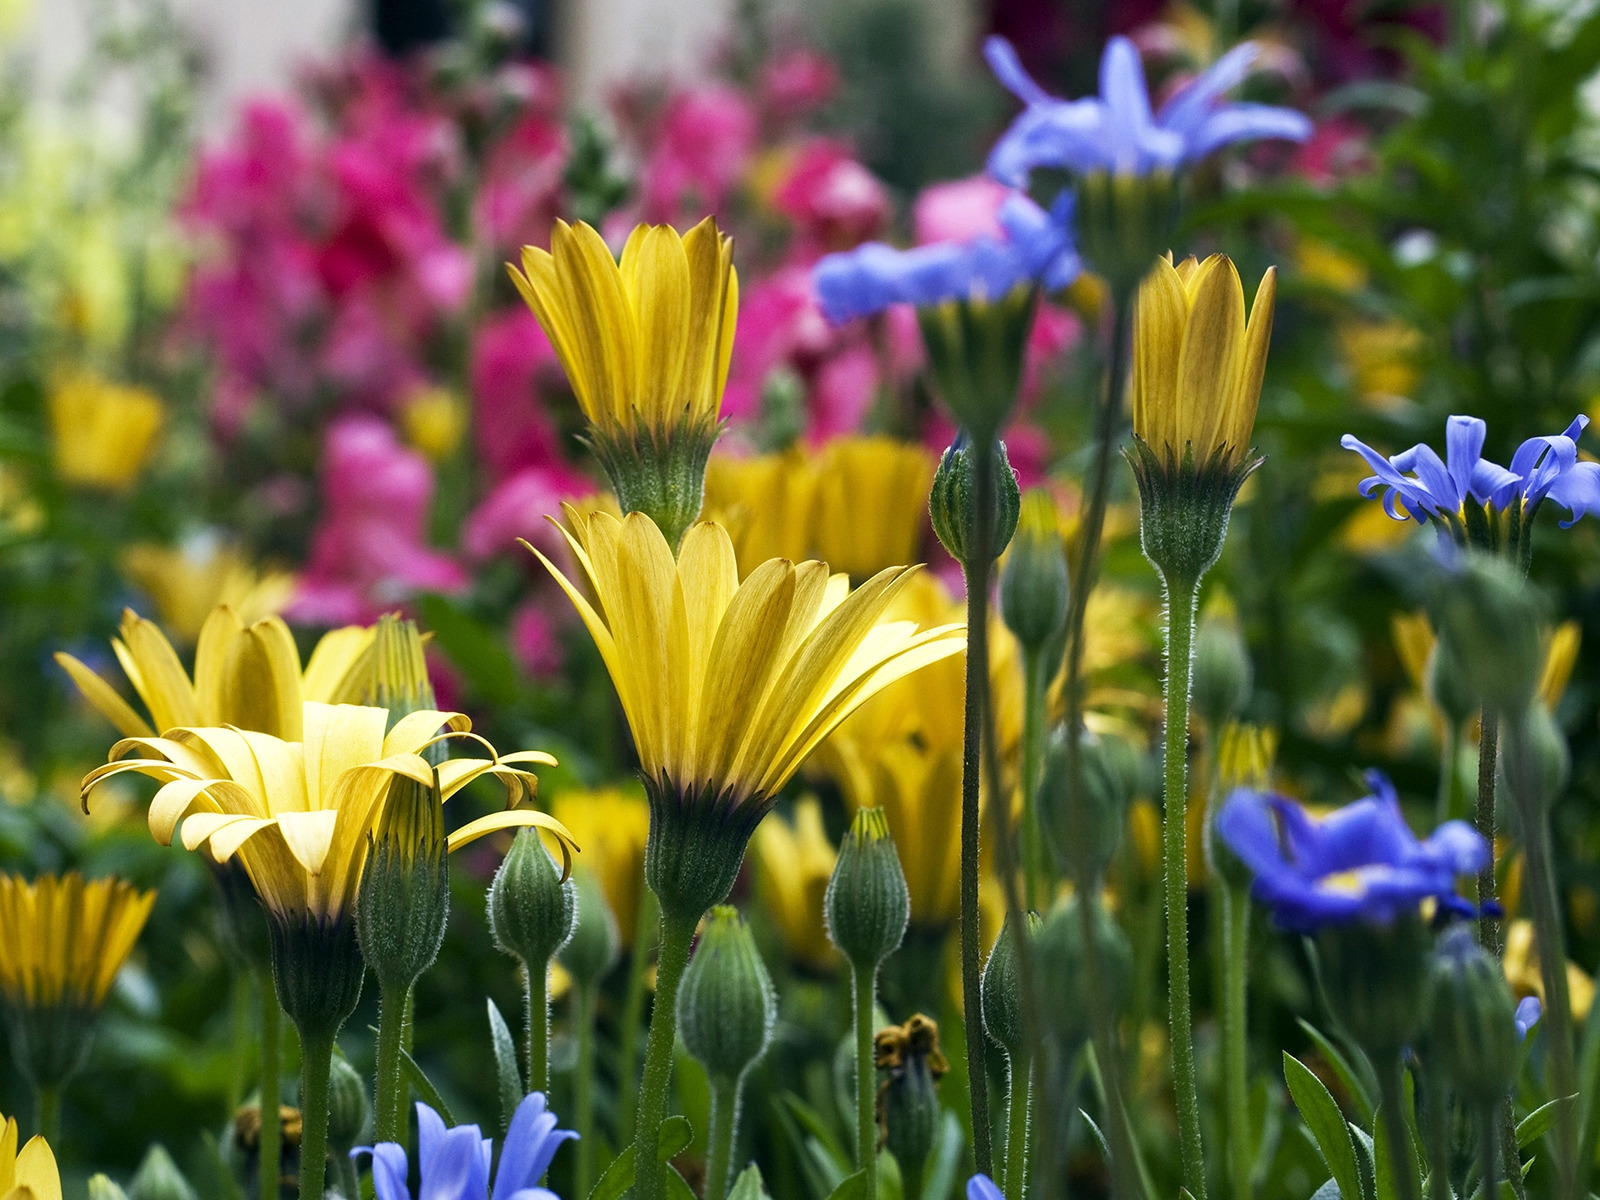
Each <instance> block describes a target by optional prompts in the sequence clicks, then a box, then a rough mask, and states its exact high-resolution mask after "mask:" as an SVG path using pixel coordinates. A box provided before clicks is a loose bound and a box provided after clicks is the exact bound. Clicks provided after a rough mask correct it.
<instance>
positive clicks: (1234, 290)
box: [1175, 254, 1244, 464]
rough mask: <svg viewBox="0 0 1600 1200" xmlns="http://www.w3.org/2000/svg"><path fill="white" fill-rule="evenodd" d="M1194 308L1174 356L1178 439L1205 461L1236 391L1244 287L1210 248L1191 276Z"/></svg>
mask: <svg viewBox="0 0 1600 1200" xmlns="http://www.w3.org/2000/svg"><path fill="white" fill-rule="evenodd" d="M1190 294H1191V295H1192V296H1193V298H1194V301H1193V305H1194V306H1193V309H1192V311H1191V312H1190V314H1189V324H1188V327H1187V328H1186V329H1185V330H1184V332H1183V350H1182V352H1181V354H1180V357H1179V360H1178V427H1177V434H1178V441H1177V442H1176V443H1175V449H1176V450H1177V452H1178V453H1179V454H1180V455H1181V454H1182V451H1183V444H1184V443H1188V444H1190V445H1191V446H1192V447H1193V450H1194V460H1195V462H1196V463H1197V464H1198V463H1204V462H1205V461H1206V460H1207V459H1208V458H1209V457H1210V456H1211V453H1212V452H1213V451H1214V450H1216V449H1217V447H1218V446H1220V445H1221V444H1222V442H1223V439H1224V437H1225V436H1226V434H1225V430H1226V425H1225V422H1226V419H1227V415H1228V414H1227V411H1226V410H1227V409H1228V406H1229V405H1230V403H1231V401H1232V400H1233V398H1234V397H1235V395H1237V391H1238V375H1239V363H1240V361H1241V358H1242V355H1243V353H1244V289H1243V288H1242V287H1241V286H1240V284H1239V272H1238V271H1237V270H1235V269H1234V266H1233V263H1232V262H1231V261H1230V260H1229V259H1227V258H1225V257H1224V256H1222V255H1220V254H1213V255H1212V256H1211V257H1210V258H1208V259H1206V260H1205V262H1203V263H1202V264H1200V266H1199V267H1198V268H1197V269H1196V270H1195V272H1194V275H1193V277H1192V279H1191V280H1190Z"/></svg>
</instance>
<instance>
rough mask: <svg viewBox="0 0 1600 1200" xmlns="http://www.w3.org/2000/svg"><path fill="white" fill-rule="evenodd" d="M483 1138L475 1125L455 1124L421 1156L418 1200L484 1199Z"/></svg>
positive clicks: (486, 1189) (485, 1182) (485, 1193)
mask: <svg viewBox="0 0 1600 1200" xmlns="http://www.w3.org/2000/svg"><path fill="white" fill-rule="evenodd" d="M482 1146H483V1135H482V1134H481V1133H479V1132H478V1127H477V1126H476V1125H457V1126H456V1127H455V1128H454V1129H447V1130H445V1131H444V1132H443V1134H441V1135H439V1136H438V1137H437V1138H436V1139H435V1140H434V1142H433V1145H432V1147H431V1152H424V1153H422V1154H421V1156H420V1157H421V1160H422V1186H421V1188H420V1189H419V1190H418V1192H417V1200H486V1195H487V1192H488V1183H487V1181H486V1180H484V1179H483V1178H482V1174H483V1165H482Z"/></svg>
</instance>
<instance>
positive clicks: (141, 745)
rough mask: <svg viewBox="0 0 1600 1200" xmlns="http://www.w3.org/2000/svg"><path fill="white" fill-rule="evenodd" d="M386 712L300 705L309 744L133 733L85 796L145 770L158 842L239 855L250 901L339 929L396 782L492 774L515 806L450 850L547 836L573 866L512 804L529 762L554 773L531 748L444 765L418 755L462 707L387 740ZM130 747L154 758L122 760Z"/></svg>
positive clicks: (444, 784)
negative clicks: (508, 833) (511, 836)
mask: <svg viewBox="0 0 1600 1200" xmlns="http://www.w3.org/2000/svg"><path fill="white" fill-rule="evenodd" d="M388 717H389V713H388V710H387V709H382V708H370V707H366V706H362V705H355V704H319V703H317V702H315V701H307V702H306V703H305V704H304V706H303V715H302V719H301V727H302V729H303V731H304V739H303V741H293V742H291V741H286V740H284V739H282V738H277V737H273V736H272V735H270V734H265V733H258V732H255V731H251V730H245V729H238V728H231V727H230V728H178V729H172V730H169V731H168V732H167V733H166V734H165V735H164V736H162V737H130V738H125V739H123V740H122V741H120V742H118V743H117V744H116V745H115V746H113V747H112V748H111V753H110V755H109V761H108V762H107V763H106V765H104V766H102V767H98V768H96V769H95V770H94V771H91V772H90V773H89V774H88V775H86V776H85V777H84V780H83V786H82V791H83V796H84V802H85V804H87V803H88V796H89V793H90V792H92V791H93V790H94V788H95V787H96V786H97V785H99V784H100V783H101V782H103V781H104V780H106V779H109V778H111V777H112V776H115V775H121V774H124V773H126V772H137V773H139V774H141V775H148V776H150V777H151V778H153V779H156V780H158V781H160V783H161V784H162V785H163V786H162V787H161V789H160V791H158V792H157V793H156V795H155V799H154V800H152V801H151V803H150V813H149V823H150V832H151V833H152V834H153V835H154V836H155V838H156V840H157V841H158V842H160V843H161V844H162V845H170V844H171V842H172V839H173V837H174V835H175V834H178V833H180V828H179V824H180V822H181V823H182V825H181V836H182V839H183V844H184V846H185V847H186V848H187V849H190V850H194V849H198V848H199V847H201V846H205V847H206V848H207V849H208V850H209V852H210V854H211V857H212V858H213V859H214V860H215V861H216V862H219V863H220V862H226V861H228V860H229V859H232V858H234V857H236V856H237V858H238V860H239V862H240V865H241V866H242V867H243V868H244V871H245V874H246V875H247V876H248V877H249V879H250V883H251V885H252V887H253V888H254V889H255V892H256V895H257V896H258V897H259V898H260V899H261V902H262V904H263V905H265V906H266V908H267V910H268V911H269V912H270V913H271V914H272V915H273V916H274V917H275V918H277V919H279V920H281V921H286V922H305V923H311V924H319V925H326V924H330V923H333V924H336V923H339V922H341V921H343V920H344V919H345V918H346V917H348V916H349V915H350V912H351V909H352V907H353V905H354V902H355V898H356V891H357V889H358V888H359V886H360V883H361V875H362V871H363V869H364V868H365V866H366V862H367V854H368V849H369V847H370V844H371V839H370V838H369V836H368V835H369V834H370V833H371V832H372V831H373V830H374V829H375V828H376V827H377V825H378V822H379V821H380V820H381V819H382V817H383V813H384V808H385V806H386V804H387V803H388V800H389V795H390V787H389V783H390V781H391V780H392V779H396V778H405V779H413V780H416V781H417V782H418V783H420V784H422V785H423V786H424V787H430V788H437V792H438V795H439V798H440V800H441V801H443V800H448V799H449V798H450V797H451V796H453V795H454V794H455V793H456V792H458V791H460V790H461V789H462V788H463V787H465V786H466V785H467V784H468V783H470V782H472V781H473V780H474V779H478V778H480V777H482V776H484V775H490V774H492V775H496V776H498V777H499V778H500V779H501V780H502V781H503V782H504V783H505V784H506V787H507V800H508V803H507V807H506V809H505V810H504V811H501V812H495V813H491V814H489V815H488V816H484V817H480V818H478V819H477V820H475V821H471V822H469V823H467V824H466V825H464V826H462V827H461V828H460V829H457V830H456V831H455V832H454V833H452V834H451V835H450V837H449V839H448V845H449V848H450V849H451V850H455V849H457V848H459V847H461V846H464V845H466V844H467V843H468V842H471V841H474V840H476V839H477V838H480V837H482V836H484V835H485V834H487V833H491V832H493V831H495V830H497V829H508V828H512V827H516V826H524V825H531V826H536V827H538V828H541V829H545V830H548V831H549V832H550V833H551V834H553V835H554V836H555V838H556V839H557V841H558V842H559V843H560V846H561V849H562V853H563V857H564V858H567V859H568V860H569V861H570V852H571V850H572V848H573V843H572V837H571V835H570V834H569V833H568V832H567V830H566V829H565V827H563V826H562V825H561V823H560V822H558V821H556V820H555V819H554V818H552V817H549V816H546V815H545V814H544V813H542V812H538V811H536V810H534V809H531V808H520V807H517V805H518V804H519V803H520V802H521V801H522V799H523V798H525V797H526V796H528V795H529V794H531V793H532V792H533V791H534V790H535V789H536V787H537V781H536V780H535V778H534V777H533V775H532V774H531V773H530V772H528V771H527V770H525V769H524V767H523V764H534V763H539V764H543V765H545V766H553V765H555V759H553V758H552V757H551V756H550V755H548V754H545V753H543V752H542V751H537V750H528V751H521V752H519V753H516V754H508V755H504V756H500V755H495V754H494V752H493V748H492V747H488V743H486V742H484V741H483V740H482V739H481V738H477V737H476V736H475V735H474V736H473V740H475V741H477V742H478V743H479V744H480V745H483V746H485V747H488V749H489V751H490V754H491V756H492V757H489V758H458V759H449V760H447V761H445V762H442V763H440V764H439V765H438V766H437V767H435V766H433V765H431V764H430V763H429V762H428V760H427V759H426V758H424V757H423V753H424V752H425V751H426V750H428V749H429V747H431V746H433V745H434V744H435V743H436V742H438V741H439V740H440V737H439V736H436V735H437V733H438V731H439V730H440V729H441V728H444V729H446V730H447V731H448V733H447V734H445V735H444V736H450V735H452V734H453V735H465V734H467V733H468V731H469V730H470V729H471V727H472V723H471V721H470V720H469V719H468V718H467V717H465V716H463V715H462V714H460V713H446V712H435V711H431V710H423V711H420V712H414V713H411V714H409V715H407V716H405V717H402V718H401V719H400V720H399V721H397V722H396V723H395V725H394V728H393V729H391V730H389V731H388V732H387V733H385V732H384V729H385V726H386V725H387V723H388ZM134 751H140V752H143V754H144V755H146V757H141V758H124V757H123V756H124V755H127V754H130V753H132V752H134Z"/></svg>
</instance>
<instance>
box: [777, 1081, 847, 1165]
mask: <svg viewBox="0 0 1600 1200" xmlns="http://www.w3.org/2000/svg"><path fill="white" fill-rule="evenodd" d="M783 1103H784V1105H785V1107H787V1108H788V1110H789V1112H790V1113H791V1114H792V1115H793V1116H794V1118H795V1120H797V1121H799V1122H800V1124H801V1126H802V1127H803V1128H804V1129H805V1131H806V1132H807V1133H809V1134H810V1135H811V1136H812V1137H814V1138H815V1139H816V1140H817V1141H818V1142H819V1143H820V1144H821V1147H822V1149H823V1150H824V1151H825V1152H826V1153H827V1155H828V1157H829V1158H831V1159H833V1161H834V1162H835V1163H837V1164H838V1165H839V1167H840V1169H841V1170H842V1172H843V1173H844V1174H846V1175H848V1174H849V1173H850V1168H851V1166H853V1165H854V1160H855V1156H854V1155H852V1154H849V1153H847V1152H846V1151H845V1148H844V1147H843V1146H841V1145H840V1144H839V1139H838V1138H836V1137H834V1136H833V1130H832V1129H830V1128H829V1127H828V1123H827V1122H826V1121H824V1120H823V1119H822V1116H821V1115H820V1114H819V1113H818V1112H817V1111H816V1110H815V1109H814V1108H812V1107H811V1106H810V1105H809V1104H807V1103H806V1102H805V1101H804V1100H802V1099H801V1098H800V1097H799V1096H796V1095H795V1094H794V1093H793V1092H785V1093H784V1094H783Z"/></svg>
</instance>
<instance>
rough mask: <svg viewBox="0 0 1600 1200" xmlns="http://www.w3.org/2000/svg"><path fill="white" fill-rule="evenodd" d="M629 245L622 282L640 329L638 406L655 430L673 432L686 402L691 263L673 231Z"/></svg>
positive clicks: (650, 233)
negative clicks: (667, 428) (685, 369)
mask: <svg viewBox="0 0 1600 1200" xmlns="http://www.w3.org/2000/svg"><path fill="white" fill-rule="evenodd" d="M638 232H639V231H638V230H635V231H634V233H635V235H636V236H634V237H630V238H629V239H628V245H627V247H626V248H625V249H624V250H623V252H622V267H621V273H622V279H623V283H624V285H625V286H626V288H627V293H628V299H629V300H630V301H631V302H632V305H633V314H634V320H635V321H636V322H637V328H638V331H639V332H638V348H637V355H636V359H635V362H634V367H635V370H637V371H638V377H637V380H636V381H635V382H634V384H633V388H634V392H633V395H634V406H635V408H636V409H637V410H638V412H639V414H640V415H641V416H642V417H643V418H644V420H645V422H646V423H647V424H649V425H650V426H651V427H653V428H662V427H666V426H670V425H671V424H672V423H674V422H676V421H677V420H678V418H679V417H680V416H682V413H681V412H680V411H678V410H679V409H680V408H681V400H680V397H681V395H682V393H681V390H680V389H681V388H682V382H683V376H684V363H685V359H686V356H687V354H688V352H689V350H690V348H691V347H692V346H694V344H695V343H694V342H693V341H691V340H690V338H689V337H686V336H685V330H686V329H687V328H688V325H689V317H690V289H689V259H688V257H687V256H686V255H685V254H684V248H683V241H682V240H681V239H680V238H679V237H678V234H677V231H676V230H675V229H673V228H672V227H671V226H670V225H656V226H652V227H650V228H649V229H647V230H646V231H645V232H644V234H643V236H637V235H638Z"/></svg>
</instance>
